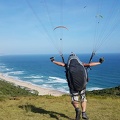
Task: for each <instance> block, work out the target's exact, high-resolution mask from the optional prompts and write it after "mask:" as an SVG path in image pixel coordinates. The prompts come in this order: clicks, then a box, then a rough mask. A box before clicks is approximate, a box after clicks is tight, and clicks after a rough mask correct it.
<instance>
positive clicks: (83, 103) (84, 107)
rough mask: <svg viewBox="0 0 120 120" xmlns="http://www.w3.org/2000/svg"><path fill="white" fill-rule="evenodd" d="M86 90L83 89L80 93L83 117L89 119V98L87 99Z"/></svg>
mask: <svg viewBox="0 0 120 120" xmlns="http://www.w3.org/2000/svg"><path fill="white" fill-rule="evenodd" d="M85 91H86V90H82V91H81V93H80V97H81V108H82V118H83V119H88V117H87V115H86V106H87V100H86V95H85Z"/></svg>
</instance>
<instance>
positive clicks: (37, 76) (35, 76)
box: [24, 75, 43, 79]
mask: <svg viewBox="0 0 120 120" xmlns="http://www.w3.org/2000/svg"><path fill="white" fill-rule="evenodd" d="M24 78H29V79H32V78H33V79H39V78H43V76H39V75H31V76H28V77H24Z"/></svg>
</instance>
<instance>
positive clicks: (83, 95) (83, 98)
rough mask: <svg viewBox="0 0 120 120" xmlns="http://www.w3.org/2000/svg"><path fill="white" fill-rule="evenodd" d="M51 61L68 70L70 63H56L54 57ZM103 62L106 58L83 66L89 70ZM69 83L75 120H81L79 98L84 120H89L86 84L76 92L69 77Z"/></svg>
mask: <svg viewBox="0 0 120 120" xmlns="http://www.w3.org/2000/svg"><path fill="white" fill-rule="evenodd" d="M70 56H71V55H70ZM74 56H75V55H74ZM50 60H51V62H53V63H54V64H56V65H58V66H62V67H65V68H67V64H68V63H67V64H66V63H63V62H59V61H56V60H55V59H54V57H51V58H50ZM103 61H104V58H100V59H99V61H98V62H90V63H82V66H83V67H84V68H85V67H86V68H88V67H91V66H96V65H100V64H101V63H103ZM75 64H77V63H75ZM75 69H76V68H75ZM73 79H74V78H73ZM86 79H87V78H86ZM67 81H68V86H69V91H70V95H71V104H72V105H73V107H74V109H75V112H76V117H75V120H80V114H81V111H80V109H79V97H80V101H81V102H80V103H81V109H82V118H83V119H86V120H88V116H87V114H86V106H87V99H86V84H85V86H84V87H83V88H82V90H76V89H75V87H74V86H73V82H71V81H70V79H69V78H68V77H67Z"/></svg>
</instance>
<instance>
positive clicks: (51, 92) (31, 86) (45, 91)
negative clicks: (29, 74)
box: [0, 73, 66, 96]
mask: <svg viewBox="0 0 120 120" xmlns="http://www.w3.org/2000/svg"><path fill="white" fill-rule="evenodd" d="M0 80H5V81H7V82H10V83H13V84H15V85H18V86H21V87H25V88H28V89H30V90H36V91H38V95H53V96H62V95H64V94H66V93H64V92H61V91H56V90H52V89H48V88H42V87H39V86H37V85H34V84H31V83H27V82H24V81H22V80H16V79H13V78H12V77H6V76H4V75H3V74H2V73H0Z"/></svg>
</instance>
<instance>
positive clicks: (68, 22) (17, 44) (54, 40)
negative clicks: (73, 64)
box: [0, 0, 120, 54]
mask: <svg viewBox="0 0 120 120" xmlns="http://www.w3.org/2000/svg"><path fill="white" fill-rule="evenodd" d="M58 26H64V27H58ZM56 27H58V28H57V29H55V30H54V28H56ZM119 46H120V0H0V54H53V53H61V52H62V53H70V52H75V53H91V52H92V51H93V50H94V51H96V52H98V53H120V49H119Z"/></svg>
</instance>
